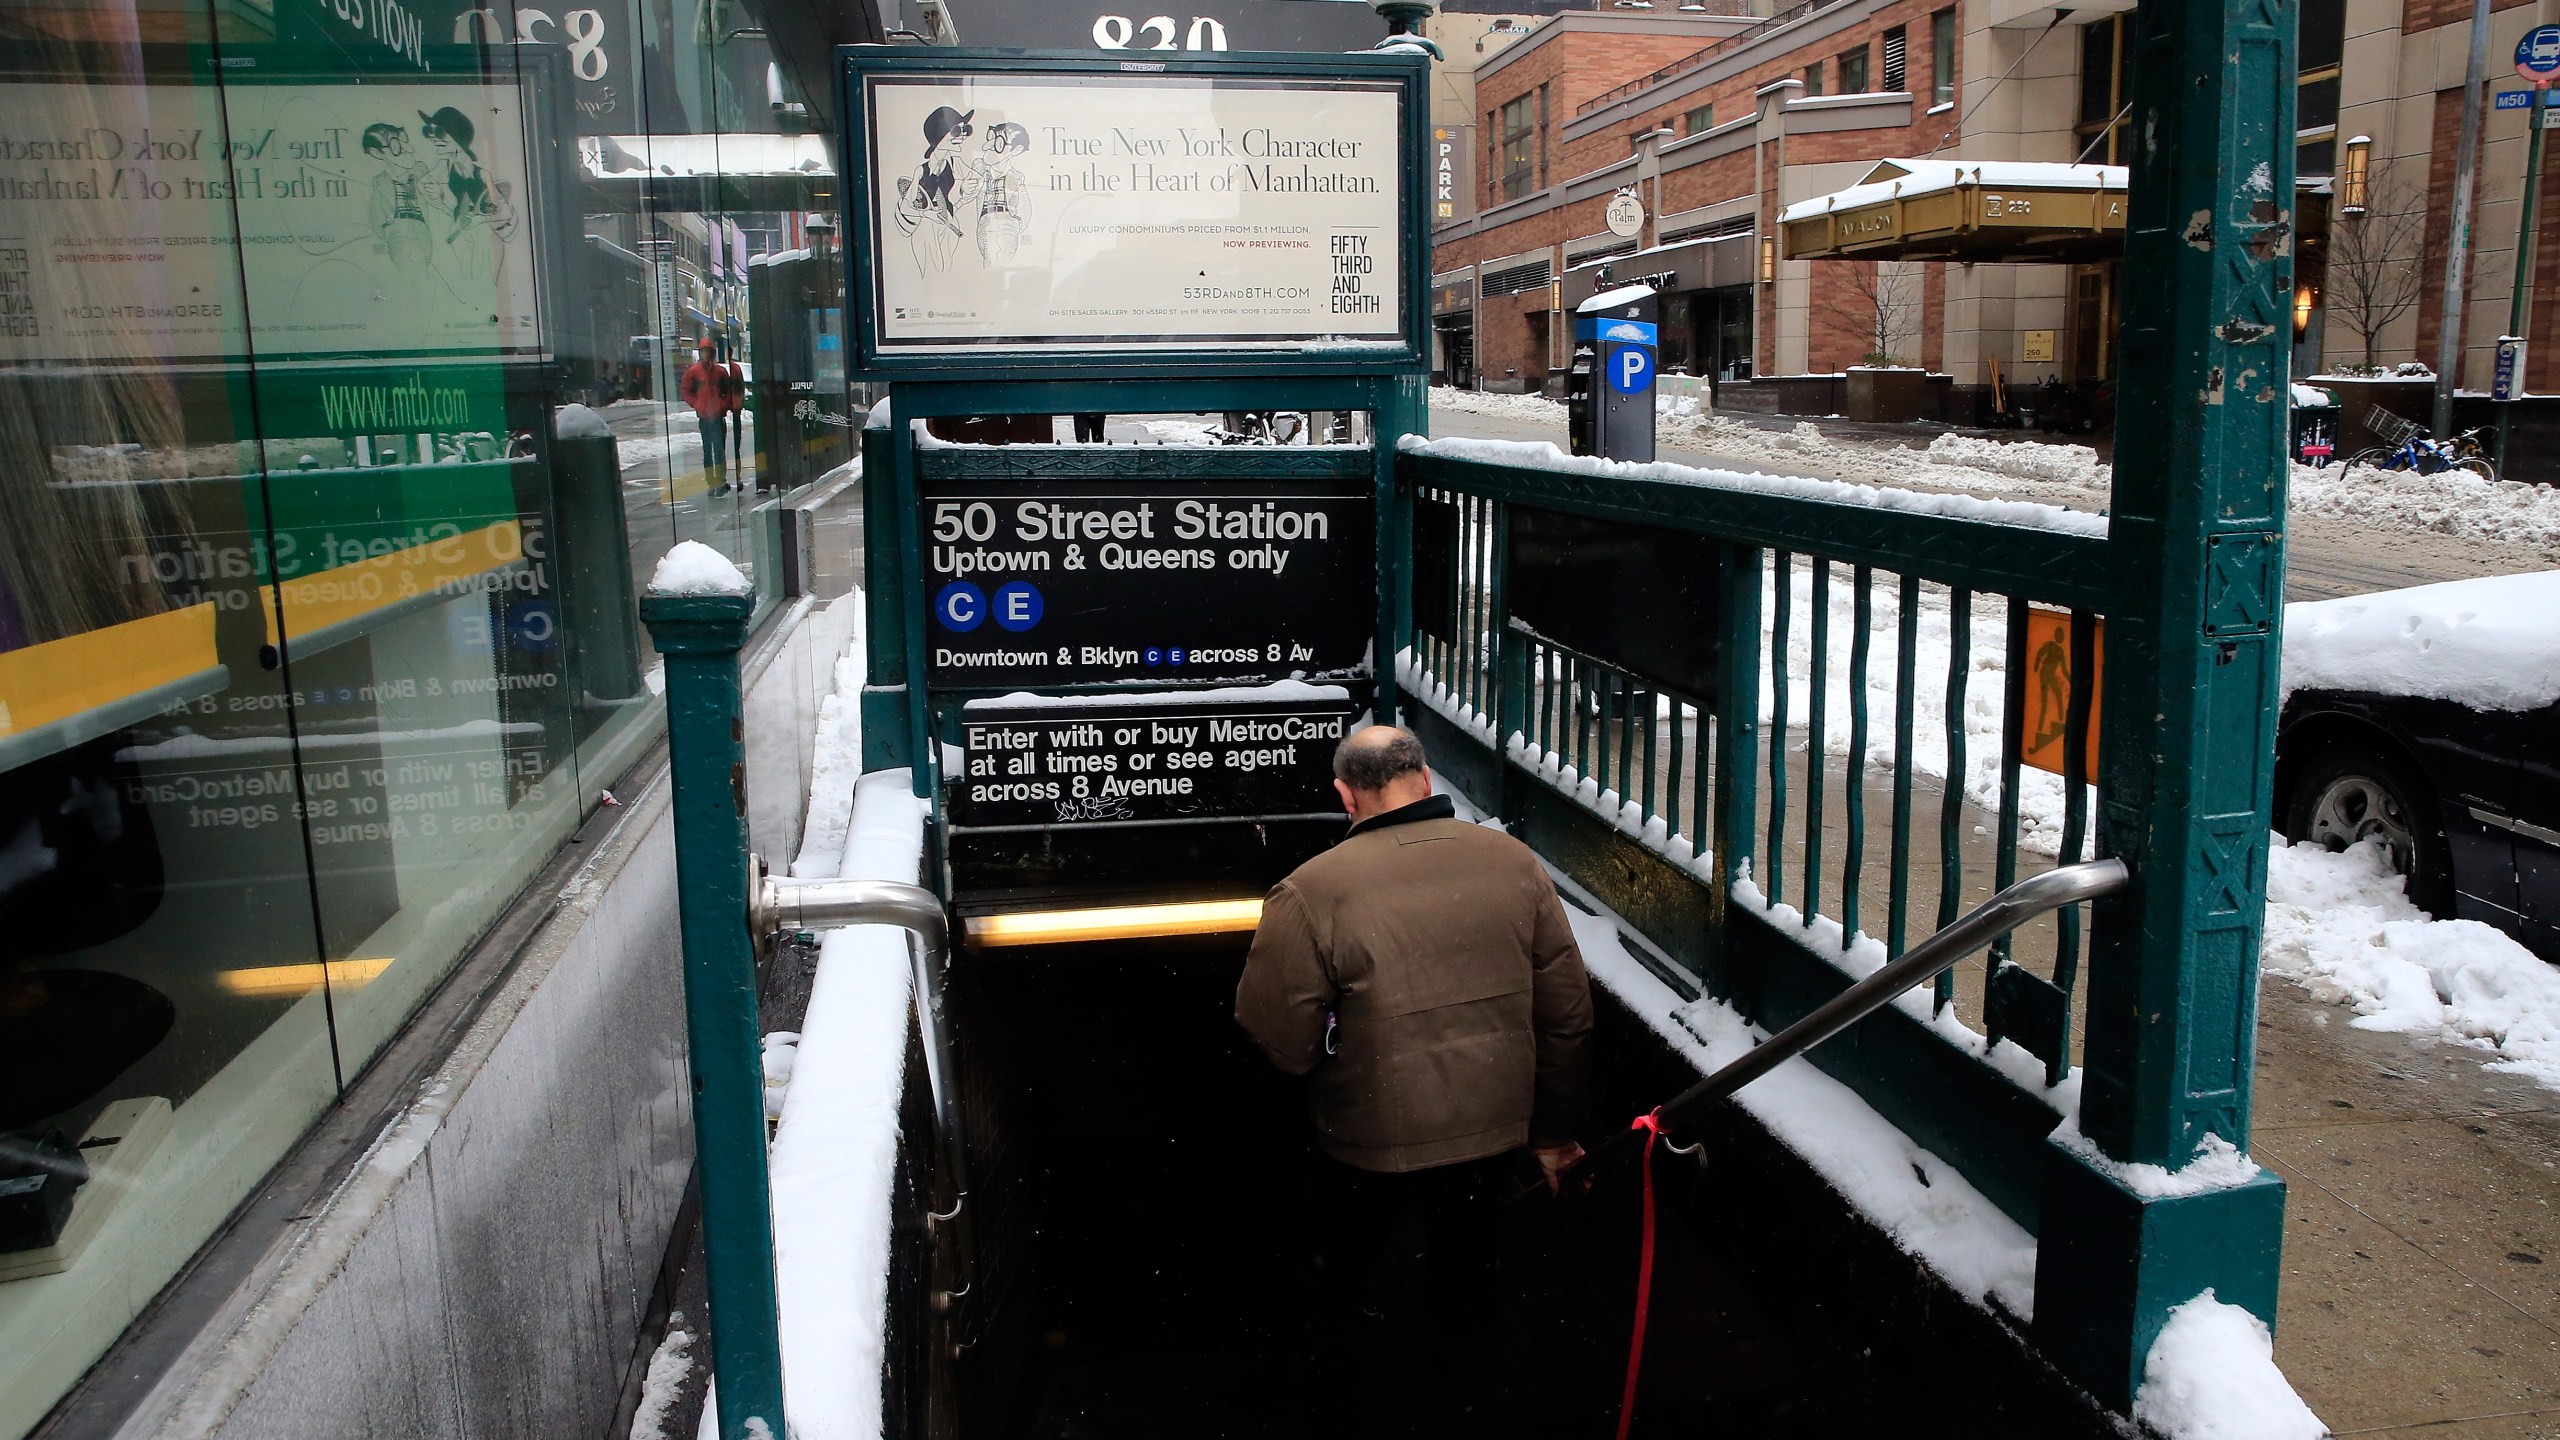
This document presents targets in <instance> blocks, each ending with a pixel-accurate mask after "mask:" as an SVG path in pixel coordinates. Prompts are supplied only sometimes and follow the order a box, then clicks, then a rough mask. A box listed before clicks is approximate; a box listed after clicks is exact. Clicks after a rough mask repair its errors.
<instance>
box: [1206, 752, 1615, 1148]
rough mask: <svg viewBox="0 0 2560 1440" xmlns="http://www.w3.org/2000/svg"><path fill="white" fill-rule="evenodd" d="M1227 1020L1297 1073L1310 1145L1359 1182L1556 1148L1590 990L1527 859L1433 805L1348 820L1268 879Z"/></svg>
mask: <svg viewBox="0 0 2560 1440" xmlns="http://www.w3.org/2000/svg"><path fill="white" fill-rule="evenodd" d="M1329 1014H1330V1015H1331V1016H1332V1017H1334V1020H1335V1022H1336V1023H1335V1028H1334V1051H1335V1053H1333V1054H1332V1055H1327V1054H1326V1053H1325V1028H1326V1018H1327V1016H1328V1015H1329ZM1236 1021H1237V1023H1238V1024H1241V1025H1242V1026H1244V1028H1245V1031H1246V1033H1248V1034H1250V1035H1251V1036H1252V1037H1253V1040H1254V1043H1255V1044H1257V1045H1259V1046H1261V1047H1262V1053H1263V1054H1265V1055H1267V1056H1269V1057H1271V1063H1273V1064H1274V1065H1277V1066H1279V1067H1280V1068H1281V1069H1282V1070H1285V1071H1287V1072H1289V1073H1290V1074H1292V1075H1309V1074H1310V1072H1312V1076H1311V1080H1310V1084H1309V1102H1310V1108H1311V1109H1312V1110H1313V1111H1314V1119H1315V1127H1316V1138H1317V1143H1318V1144H1319V1145H1321V1146H1322V1147H1323V1149H1324V1151H1325V1153H1327V1154H1329V1155H1331V1156H1333V1157H1334V1158H1335V1159H1337V1160H1340V1161H1342V1162H1343V1163H1345V1164H1348V1165H1354V1166H1357V1167H1359V1168H1360V1169H1363V1170H1380V1171H1390V1172H1393V1171H1404V1170H1420V1169H1424V1168H1427V1167H1430V1166H1435V1165H1451V1164H1456V1163H1457V1162H1459V1161H1462V1160H1474V1159H1480V1158H1482V1157H1484V1156H1487V1155H1498V1154H1500V1153H1502V1152H1503V1151H1505V1150H1511V1149H1515V1148H1517V1147H1518V1146H1519V1145H1521V1144H1522V1143H1523V1142H1524V1141H1526V1142H1531V1143H1536V1144H1542V1145H1552V1144H1562V1143H1564V1141H1566V1140H1567V1139H1569V1138H1570V1137H1571V1133H1572V1129H1573V1126H1574V1123H1575V1121H1576V1120H1577V1119H1578V1118H1579V1115H1580V1110H1581V1106H1582V1100H1583V1090H1584V1085H1585V1083H1586V1072H1587V1069H1588V1060H1589V1057H1588V1055H1587V1053H1586V1047H1587V1045H1588V1042H1589V1039H1590V1035H1591V992H1590V984H1589V981H1588V979H1587V978H1586V977H1585V976H1584V974H1583V970H1582V952H1581V951H1579V950H1577V949H1576V948H1575V947H1574V943H1573V931H1572V929H1571V928H1570V927H1569V926H1567V925H1566V923H1565V916H1564V907H1563V906H1562V905H1561V904H1560V903H1558V902H1557V900H1556V891H1555V886H1554V885H1553V884H1551V883H1550V882H1549V881H1548V879H1547V875H1546V871H1544V870H1543V869H1541V868H1539V865H1538V860H1537V857H1536V856H1535V855H1533V854H1531V853H1530V851H1529V849H1528V847H1527V846H1525V845H1522V844H1521V843H1520V842H1518V841H1517V840H1514V839H1512V838H1511V837H1509V836H1507V835H1504V834H1502V833H1500V832H1499V831H1495V830H1488V829H1485V828H1484V827H1482V826H1478V825H1470V824H1467V823H1466V822H1464V821H1461V820H1458V819H1456V818H1454V814H1453V811H1452V808H1451V805H1450V802H1449V800H1448V798H1447V797H1446V796H1433V797H1432V798H1430V799H1428V800H1423V801H1419V802H1417V803H1415V804H1412V805H1407V806H1405V807H1403V808H1402V809H1399V810H1393V811H1390V812H1388V813H1387V814H1384V815H1378V816H1373V817H1371V818H1370V819H1368V820H1365V821H1363V822H1361V823H1360V824H1359V825H1357V826H1354V827H1353V828H1352V831H1351V833H1350V834H1349V835H1348V836H1346V837H1344V839H1343V841H1342V843H1341V844H1339V845H1336V846H1335V847H1334V848H1333V849H1331V850H1329V851H1326V852H1325V853H1324V854H1322V855H1319V856H1317V857H1316V858H1315V859H1313V860H1310V861H1308V862H1307V863H1306V864H1304V865H1301V866H1299V867H1298V870H1297V873H1295V874H1293V875H1291V876H1290V877H1289V878H1288V879H1286V880H1283V881H1281V882H1280V884H1279V886H1278V887H1277V888H1276V889H1274V890H1273V891H1272V892H1271V894H1270V897H1269V898H1268V899H1266V900H1265V901H1264V902H1263V907H1262V928H1261V931H1260V932H1259V933H1258V934H1256V935H1255V936H1254V940H1253V951H1252V953H1251V954H1250V955H1248V956H1247V957H1246V959H1245V965H1244V978H1243V980H1242V981H1241V982H1240V983H1238V985H1237V986H1236Z"/></svg>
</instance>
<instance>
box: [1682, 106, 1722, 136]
mask: <svg viewBox="0 0 2560 1440" xmlns="http://www.w3.org/2000/svg"><path fill="white" fill-rule="evenodd" d="M1680 125H1681V131H1682V133H1683V134H1688V135H1703V134H1705V133H1706V132H1707V131H1709V130H1713V129H1714V128H1716V107H1714V106H1713V105H1701V106H1699V107H1698V108H1697V109H1695V110H1692V111H1690V112H1689V113H1688V114H1686V115H1684V116H1682V117H1681V118H1680Z"/></svg>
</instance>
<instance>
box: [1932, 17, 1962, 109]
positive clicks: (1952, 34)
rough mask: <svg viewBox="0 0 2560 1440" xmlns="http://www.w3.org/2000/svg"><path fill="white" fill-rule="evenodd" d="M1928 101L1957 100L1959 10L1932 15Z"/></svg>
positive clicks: (1947, 103) (1949, 103) (1946, 101)
mask: <svg viewBox="0 0 2560 1440" xmlns="http://www.w3.org/2000/svg"><path fill="white" fill-rule="evenodd" d="M1929 103H1930V104H1931V105H1953V104H1954V103H1956V12H1954V11H1953V10H1941V11H1939V12H1938V13H1937V14H1935V15H1932V16H1930V17H1929Z"/></svg>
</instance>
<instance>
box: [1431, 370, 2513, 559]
mask: <svg viewBox="0 0 2560 1440" xmlns="http://www.w3.org/2000/svg"><path fill="white" fill-rule="evenodd" d="M1431 405H1432V408H1433V409H1435V410H1442V411H1447V412H1449V413H1452V414H1462V415H1483V416H1487V417H1490V418H1495V419H1501V420H1508V421H1511V422H1513V423H1515V424H1525V425H1541V426H1550V427H1552V428H1553V429H1554V430H1555V431H1556V433H1557V435H1558V436H1559V437H1561V436H1562V434H1563V432H1564V423H1565V417H1564V406H1562V405H1561V404H1558V403H1557V402H1555V401H1553V400H1548V399H1545V398H1543V397H1540V396H1536V395H1493V394H1486V393H1482V392H1478V391H1471V390H1453V389H1450V388H1447V387H1445V386H1441V387H1434V388H1433V389H1432V391H1431ZM1659 424H1660V427H1661V429H1660V434H1661V436H1662V438H1663V439H1664V440H1665V441H1667V442H1671V443H1676V444H1680V445H1682V446H1684V447H1685V448H1694V449H1699V450H1704V451H1706V452H1708V453H1709V454H1712V455H1714V456H1715V457H1717V458H1718V459H1720V460H1724V461H1729V462H1744V463H1757V464H1766V465H1768V466H1770V467H1772V468H1773V469H1774V470H1775V471H1776V472H1777V473H1780V474H1798V475H1801V474H1807V473H1811V474H1817V475H1823V476H1828V477H1831V478H1835V479H1841V480H1851V481H1858V482H1861V483H1867V484H1889V485H1902V486H1911V487H1916V488H1920V489H1929V490H1949V491H1956V492H1961V493H1965V494H1975V495H1991V496H2004V495H2015V496H2022V497H2025V498H2032V499H2037V500H2045V501H2049V502H2051V503H2054V504H2058V505H2065V506H2070V507H2072V508H2075V509H2083V510H2101V511H2102V510H2104V508H2105V507H2106V505H2107V500H2108V494H2107V489H2108V486H2109V484H2110V483H2112V480H2113V475H2114V472H2113V470H2112V469H2111V468H2110V467H2109V466H2107V465H2106V464H2105V463H2103V462H2101V461H2100V460H2099V459H2098V454H2097V452H2096V451H2095V450H2092V449H2090V448H2089V447H2088V446H2086V445H2071V444H2065V443H2059V442H2053V441H2045V440H1995V439H1990V438H1987V437H1984V436H1979V435H1958V434H1942V435H1939V436H1937V437H1936V438H1935V439H1933V440H1931V441H1930V442H1929V443H1928V444H1927V445H1926V446H1925V447H1924V446H1913V445H1905V444H1900V443H1897V442H1895V441H1891V440H1864V439H1853V438H1847V437H1841V436H1833V435H1829V434H1826V433H1825V432H1824V430H1823V428H1822V427H1821V426H1820V425H1818V424H1816V423H1814V422H1812V421H1801V422H1798V423H1797V424H1795V425H1794V426H1793V427H1792V428H1790V429H1771V428H1769V427H1767V426H1764V425H1754V424H1751V423H1749V422H1746V421H1742V420H1735V419H1730V418H1727V417H1724V416H1720V415H1712V414H1701V413H1699V412H1698V410H1697V407H1696V405H1695V402H1680V401H1668V400H1667V401H1666V402H1665V404H1664V406H1663V407H1662V410H1661V414H1660V421H1659ZM2286 510H2287V514H2288V516H2289V517H2290V518H2291V519H2294V520H2297V521H2298V520H2300V519H2303V518H2305V517H2310V516H2320V517H2327V518H2332V519H2338V520H2345V521H2350V522H2353V523H2355V524H2358V525H2363V526H2367V527H2371V528H2374V529H2381V530H2398V531H2405V532H2410V533H2416V534H2427V535H2445V536H2452V537H2456V538H2460V539H2465V540H2472V541H2479V542H2485V543H2492V544H2498V545H2509V546H2519V547H2524V548H2527V549H2531V550H2535V551H2539V552H2542V553H2544V554H2546V555H2551V556H2555V557H2560V488H2556V487H2552V486H2547V485H2528V484H2520V483H2517V482H2515V481H2508V480H2483V479H2481V478H2480V477H2478V476H2476V475H2472V474H2469V473H2468V472H2463V471H2453V472H2448V473H2446V474H2442V475H2414V474H2407V473H2403V472H2396V471H2384V470H2376V469H2373V468H2372V467H2369V466H2367V467H2360V468H2357V469H2354V470H2349V469H2348V468H2347V467H2346V466H2344V465H2332V466H2328V467H2327V468H2325V469H2314V468H2313V467H2311V466H2308V465H2301V464H2296V465H2294V466H2293V467H2292V475H2291V478H2290V481H2289V493H2288V502H2287V507H2286Z"/></svg>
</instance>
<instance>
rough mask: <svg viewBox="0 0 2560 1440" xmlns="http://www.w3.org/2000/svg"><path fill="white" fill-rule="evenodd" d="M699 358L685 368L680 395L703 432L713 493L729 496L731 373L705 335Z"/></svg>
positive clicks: (704, 465) (705, 462)
mask: <svg viewBox="0 0 2560 1440" xmlns="http://www.w3.org/2000/svg"><path fill="white" fill-rule="evenodd" d="M697 356H698V358H696V359H695V360H694V362H693V363H692V364H690V365H687V366H686V367H684V375H683V377H682V378H681V379H679V380H678V381H677V382H676V389H677V393H678V394H680V395H682V396H683V397H684V403H685V405H686V407H687V408H689V409H691V410H692V411H693V422H694V424H695V426H696V427H697V428H699V429H700V430H701V431H702V468H703V469H704V470H705V471H707V472H708V473H709V474H710V476H711V493H712V494H714V495H726V494H728V493H729V472H728V466H727V464H726V460H727V456H728V448H729V447H728V441H729V435H728V416H729V405H730V400H729V372H728V371H727V370H724V369H722V368H721V366H720V361H719V358H718V357H719V352H718V350H716V349H715V348H714V347H713V346H712V343H711V338H710V337H709V336H707V335H706V336H704V337H703V340H702V344H701V348H700V350H699V351H698V352H697Z"/></svg>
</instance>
